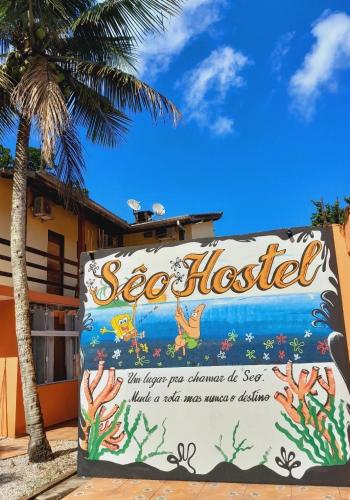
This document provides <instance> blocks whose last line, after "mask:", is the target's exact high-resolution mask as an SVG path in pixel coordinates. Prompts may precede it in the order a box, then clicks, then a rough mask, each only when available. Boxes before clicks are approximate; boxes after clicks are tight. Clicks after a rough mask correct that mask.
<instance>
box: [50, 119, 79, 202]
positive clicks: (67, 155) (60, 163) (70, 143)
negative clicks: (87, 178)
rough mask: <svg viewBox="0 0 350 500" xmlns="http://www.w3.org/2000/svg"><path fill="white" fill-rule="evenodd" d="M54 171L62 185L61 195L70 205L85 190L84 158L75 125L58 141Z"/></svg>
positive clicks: (67, 129) (66, 130) (63, 133)
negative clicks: (73, 198)
mask: <svg viewBox="0 0 350 500" xmlns="http://www.w3.org/2000/svg"><path fill="white" fill-rule="evenodd" d="M54 169H55V172H56V175H57V178H58V180H59V181H61V183H62V186H61V195H62V197H63V198H64V201H65V203H66V204H68V203H69V202H70V200H71V199H72V197H73V194H74V195H75V196H76V197H77V196H79V193H82V192H83V189H84V177H83V173H84V170H85V163H84V156H83V152H82V148H81V143H80V141H79V137H78V134H77V131H76V129H75V128H74V126H73V125H70V126H69V127H68V128H66V129H65V130H64V131H63V132H62V134H61V135H60V137H59V139H58V147H57V152H56V156H55V162H54Z"/></svg>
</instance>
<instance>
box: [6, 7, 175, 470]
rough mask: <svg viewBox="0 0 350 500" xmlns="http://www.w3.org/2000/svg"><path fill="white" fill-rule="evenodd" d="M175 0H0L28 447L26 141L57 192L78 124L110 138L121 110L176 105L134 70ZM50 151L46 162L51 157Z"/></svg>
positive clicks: (75, 174)
mask: <svg viewBox="0 0 350 500" xmlns="http://www.w3.org/2000/svg"><path fill="white" fill-rule="evenodd" d="M180 2H181V0H104V1H100V0H0V52H1V58H2V59H1V61H2V63H1V64H0V135H2V134H4V133H7V132H9V131H10V130H13V128H14V127H16V129H17V144H16V153H15V161H14V172H13V194H12V213H11V262H12V276H13V289H14V301H15V314H16V335H17V343H18V355H19V364H20V371H21V378H22V387H23V401H24V410H25V418H26V426H27V432H28V433H29V436H30V440H29V447H28V454H29V459H30V460H31V461H43V460H47V459H49V458H51V457H52V451H51V448H50V445H49V443H48V441H47V439H46V436H45V431H44V427H43V419H42V414H41V409H40V403H39V398H38V393H37V390H36V384H35V372H34V364H33V355H32V346H31V331H30V322H29V301H28V285H27V271H26V255H25V220H26V207H27V204H26V188H27V164H28V145H29V138H30V133H31V131H32V130H33V129H36V130H37V131H38V132H39V133H40V137H41V150H42V157H43V164H46V165H56V166H57V167H56V174H57V177H58V178H59V179H60V180H62V181H63V185H64V194H65V196H66V197H67V196H69V195H70V194H71V192H72V190H73V189H76V187H83V168H84V162H83V158H82V152H81V147H80V141H79V137H78V134H77V128H78V127H82V128H84V129H85V131H86V136H87V138H88V139H90V140H91V141H93V142H94V143H98V144H101V145H103V146H112V147H114V146H116V145H118V143H119V141H120V139H121V138H122V137H123V135H124V134H125V133H126V132H127V130H128V126H129V125H130V119H129V117H128V114H130V112H140V111H143V110H147V111H148V112H149V113H150V114H151V115H152V116H153V117H154V118H157V117H159V116H165V115H167V116H170V117H172V118H173V120H174V121H176V120H177V119H178V117H179V112H178V110H177V108H176V107H175V105H174V104H173V103H172V102H171V101H169V100H168V99H167V98H166V97H164V96H163V95H161V94H159V93H158V92H157V91H155V90H154V89H152V88H151V87H150V86H148V85H147V84H146V83H144V82H142V81H140V80H139V79H138V78H137V77H136V76H135V74H136V71H135V65H136V55H137V51H138V47H139V45H140V44H141V43H142V40H143V38H144V36H145V35H147V34H149V33H152V32H156V31H161V30H162V29H163V21H164V18H167V17H169V16H172V15H175V14H176V13H177V12H178V10H179V7H180ZM54 159H55V161H54Z"/></svg>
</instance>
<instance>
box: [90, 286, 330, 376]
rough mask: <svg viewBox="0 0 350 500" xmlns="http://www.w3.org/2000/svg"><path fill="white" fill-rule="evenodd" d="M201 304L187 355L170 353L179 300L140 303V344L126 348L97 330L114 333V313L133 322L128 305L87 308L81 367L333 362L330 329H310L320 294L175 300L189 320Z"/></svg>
mask: <svg viewBox="0 0 350 500" xmlns="http://www.w3.org/2000/svg"><path fill="white" fill-rule="evenodd" d="M199 304H204V305H205V309H204V312H203V315H202V318H201V338H200V342H199V344H198V346H197V347H195V348H193V349H186V351H185V353H184V352H182V349H180V350H178V351H177V352H176V351H175V348H174V340H175V338H176V336H177V335H178V326H177V323H176V321H175V310H176V302H167V303H152V304H151V303H150V304H146V305H139V306H138V307H137V311H136V320H135V327H136V329H137V332H138V338H137V339H136V340H132V339H130V340H129V341H127V342H126V341H124V340H122V339H118V338H117V336H116V335H115V334H114V333H105V334H102V333H101V330H102V331H103V329H107V330H112V326H111V323H110V321H111V319H112V318H113V317H114V316H116V315H119V314H124V313H126V314H129V315H130V316H131V315H132V307H131V306H126V307H125V306H121V307H113V308H111V307H110V308H99V307H98V308H95V309H89V311H88V314H89V315H90V316H89V317H88V326H87V328H88V329H86V330H83V332H82V336H81V346H82V349H83V353H84V360H85V367H86V368H89V369H96V366H97V363H98V361H99V360H105V362H106V366H107V367H108V366H116V367H120V368H133V367H135V366H136V367H143V368H147V367H149V368H152V367H172V366H215V365H219V366H221V365H247V364H248V365H249V364H271V363H276V364H279V363H286V362H287V361H288V360H289V359H291V360H292V361H294V362H295V363H310V362H315V363H317V362H327V361H330V360H331V358H330V353H329V349H328V343H327V338H328V335H329V334H330V333H331V329H330V328H329V327H328V326H327V325H322V326H317V327H315V326H313V325H312V321H313V319H314V317H313V316H312V311H313V310H314V309H317V308H318V307H319V305H320V296H319V295H318V294H288V295H278V296H277V295H273V296H271V295H270V296H266V297H261V296H259V297H253V298H243V297H242V298H234V299H222V300H215V301H214V300H200V301H184V300H181V302H180V305H181V307H182V310H183V312H184V314H185V316H186V317H187V318H188V317H189V316H190V315H191V314H192V311H193V310H194V308H195V307H196V306H198V305H199ZM118 340H119V341H118Z"/></svg>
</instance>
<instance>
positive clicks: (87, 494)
mask: <svg viewBox="0 0 350 500" xmlns="http://www.w3.org/2000/svg"><path fill="white" fill-rule="evenodd" d="M47 436H48V438H49V440H50V441H51V442H52V441H55V440H76V438H77V424H76V422H75V421H71V422H67V423H65V424H62V425H60V426H57V427H55V428H53V429H49V430H48V431H47ZM27 444H28V437H22V438H18V439H13V438H6V439H2V440H0V460H2V459H5V458H10V457H14V456H18V455H24V454H25V453H26V447H27ZM0 467H1V464H0ZM71 484H72V485H73V487H74V488H75V489H74V491H72V492H71V493H69V494H68V495H65V496H64V498H65V499H66V500H73V499H76V498H77V497H83V498H84V500H98V499H106V500H109V499H113V500H119V499H120V500H220V499H229V498H234V499H237V500H241V499H242V500H243V499H244V500H249V499H252V498H258V499H259V500H265V499H269V500H281V499H285V500H287V499H293V500H294V499H295V500H316V499H317V500H321V499H324V500H345V499H348V500H350V488H337V487H326V486H325V487H316V486H278V485H262V484H241V483H240V484H238V483H199V482H190V481H188V482H187V481H150V480H136V479H135V480H134V479H102V478H86V479H79V480H77V479H76V478H75V479H74V478H72V480H71ZM37 498H38V499H41V498H42V499H44V498H47V499H49V498H53V497H52V493H50V492H47V493H46V494H43V495H38V497H37ZM55 498H63V497H62V496H56V497H55Z"/></svg>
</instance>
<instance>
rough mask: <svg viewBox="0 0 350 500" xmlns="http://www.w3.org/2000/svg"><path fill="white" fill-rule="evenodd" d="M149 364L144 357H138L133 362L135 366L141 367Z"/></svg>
mask: <svg viewBox="0 0 350 500" xmlns="http://www.w3.org/2000/svg"><path fill="white" fill-rule="evenodd" d="M148 363H149V360H148V359H146V356H140V357H139V358H137V360H136V361H135V366H143V365H148Z"/></svg>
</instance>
